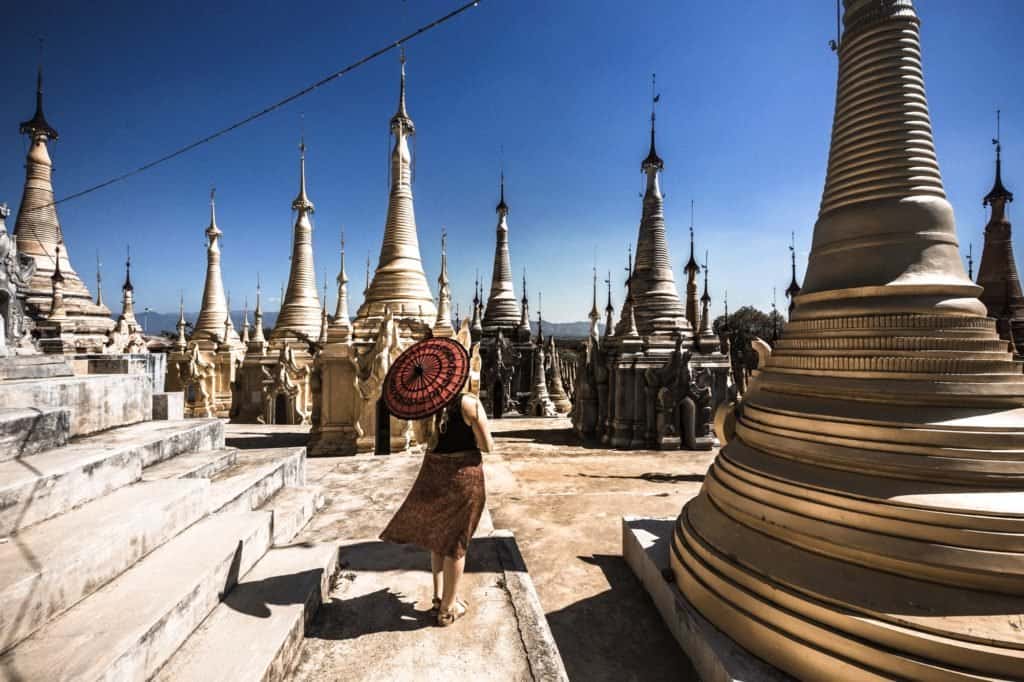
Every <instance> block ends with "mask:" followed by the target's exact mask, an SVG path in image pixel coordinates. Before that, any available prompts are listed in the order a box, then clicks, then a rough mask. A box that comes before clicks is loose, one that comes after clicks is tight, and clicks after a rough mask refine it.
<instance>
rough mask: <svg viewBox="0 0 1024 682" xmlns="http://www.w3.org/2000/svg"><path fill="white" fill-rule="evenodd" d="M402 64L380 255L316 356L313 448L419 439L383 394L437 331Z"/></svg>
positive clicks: (358, 447) (395, 444) (327, 450)
mask: <svg viewBox="0 0 1024 682" xmlns="http://www.w3.org/2000/svg"><path fill="white" fill-rule="evenodd" d="M401 64H402V67H401V80H400V84H399V91H398V110H397V111H396V112H395V115H394V116H392V117H391V134H392V135H393V136H394V146H393V148H392V150H391V165H390V172H391V190H390V194H389V196H388V210H387V218H386V220H385V223H384V239H383V242H382V244H381V251H380V259H379V260H378V262H377V268H376V270H375V271H374V273H373V278H372V280H371V281H370V282H369V284H368V285H367V287H366V291H365V292H364V297H363V303H362V305H360V306H359V310H358V311H357V312H356V316H355V320H353V321H352V324H351V329H349V327H348V325H347V324H345V325H338V324H333V325H331V326H329V327H328V330H327V343H325V344H324V346H323V348H322V349H321V350H320V352H319V354H318V356H317V360H316V362H315V365H314V374H315V376H314V377H313V382H314V389H313V395H314V400H313V414H314V415H315V417H316V418H315V419H313V420H312V430H311V432H310V440H309V451H310V454H314V455H339V454H353V453H355V452H357V451H367V450H373V449H376V451H377V452H382V453H383V452H391V451H396V450H402V449H405V448H407V447H409V446H410V445H411V444H413V443H414V442H415V439H414V436H413V433H412V426H411V424H410V423H409V422H407V421H404V420H399V419H395V418H393V417H390V416H389V415H388V413H387V411H386V408H385V407H384V402H383V400H382V399H381V387H382V385H383V383H384V378H385V376H386V374H387V371H388V368H389V367H390V366H391V362H392V361H393V360H394V359H395V358H397V357H398V356H399V355H400V354H401V353H402V351H403V350H404V349H405V348H407V347H408V346H409V345H410V344H412V343H414V342H415V341H419V340H420V339H424V338H427V337H428V336H430V335H431V334H432V330H433V328H434V326H435V324H437V317H438V310H437V307H436V306H435V304H434V297H433V295H432V294H431V292H430V287H429V286H428V284H427V277H426V275H425V274H424V272H423V262H422V260H421V258H420V247H419V237H418V235H417V231H416V216H415V213H414V211H413V199H412V158H411V155H410V151H409V137H410V136H412V135H414V134H415V132H416V128H415V126H414V124H413V121H412V118H410V116H409V114H408V112H407V110H406V103H405V56H404V54H403V55H402V59H401ZM444 270H445V271H446V270H447V268H444ZM446 274H447V273H446V272H445V275H446ZM342 275H344V272H342V273H341V275H339V282H341V281H342V280H343V277H342ZM343 286H344V285H343V284H339V290H340V288H341V287H343ZM339 296H340V291H339ZM346 317H347V316H346ZM346 321H347V320H346ZM442 327H443V325H442Z"/></svg>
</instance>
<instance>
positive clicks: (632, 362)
mask: <svg viewBox="0 0 1024 682" xmlns="http://www.w3.org/2000/svg"><path fill="white" fill-rule="evenodd" d="M657 99H658V98H657V97H655V98H654V101H655V102H656V101H657ZM664 166H665V164H664V162H663V161H662V159H661V157H659V156H658V153H657V150H656V148H655V115H654V111H653V109H652V112H651V145H650V150H649V152H648V154H647V156H646V158H644V160H643V161H642V162H641V166H640V167H641V171H642V172H643V173H644V174H645V175H646V176H647V189H646V192H645V193H644V198H643V211H642V215H641V219H640V228H639V233H638V236H637V242H636V243H637V251H636V258H635V259H633V258H632V257H630V258H629V260H628V263H629V268H628V269H629V277H628V279H627V290H626V298H625V301H624V302H623V305H622V308H621V311H620V318H619V322H618V324H617V325H614V329H613V324H612V322H613V319H612V316H613V309H612V305H611V289H610V286H611V276H610V275H609V278H608V281H609V296H608V307H607V309H606V310H607V314H608V322H607V328H606V330H605V337H604V339H603V340H600V341H598V340H597V339H596V338H594V337H593V336H592V337H591V340H590V342H589V343H588V349H587V353H586V363H585V365H584V366H582V367H580V368H579V371H578V373H577V376H576V395H577V396H578V402H579V409H574V413H573V423H574V425H575V427H576V429H577V431H578V433H579V435H580V436H581V437H582V438H584V439H585V440H599V441H600V442H602V443H605V444H608V445H611V446H612V447H616V448H649V447H657V448H663V449H675V448H679V447H686V448H690V449H697V448H700V449H707V448H710V447H712V445H713V440H712V436H711V434H710V424H711V411H712V408H713V406H714V405H716V404H718V403H719V402H721V401H723V400H725V398H726V396H727V389H728V366H729V361H728V358H726V357H725V356H724V355H722V354H721V353H720V352H718V344H717V343H714V342H713V340H712V339H711V338H710V337H711V336H713V335H708V338H707V339H706V345H707V347H706V348H702V346H701V338H700V336H699V334H698V330H699V328H700V326H699V316H700V313H699V311H698V309H697V305H698V299H697V293H696V292H697V284H696V273H697V272H698V271H699V266H697V264H696V260H695V259H694V257H693V247H692V241H691V249H690V251H691V254H690V256H691V259H690V260H691V264H688V266H687V271H688V274H689V280H690V281H689V285H688V292H689V293H690V297H689V298H690V299H692V300H688V303H687V306H686V307H684V305H683V303H682V302H681V301H680V300H679V293H678V291H677V290H676V285H675V279H674V277H673V274H672V261H671V257H670V256H669V252H668V240H667V237H666V232H665V213H664V198H663V197H662V194H661V188H660V186H659V173H660V172H661V171H662V169H663V168H664ZM691 265H692V267H691ZM709 300H710V299H709ZM691 307H692V308H693V310H692V311H691V310H690V308H691ZM688 316H689V317H688Z"/></svg>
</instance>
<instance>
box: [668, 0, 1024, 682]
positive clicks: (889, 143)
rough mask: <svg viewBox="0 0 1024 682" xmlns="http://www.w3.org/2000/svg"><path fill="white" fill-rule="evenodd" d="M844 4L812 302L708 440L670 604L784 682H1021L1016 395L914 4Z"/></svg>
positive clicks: (1023, 636)
mask: <svg viewBox="0 0 1024 682" xmlns="http://www.w3.org/2000/svg"><path fill="white" fill-rule="evenodd" d="M843 4H844V7H845V16H844V24H845V32H844V34H843V36H842V41H841V42H840V43H839V46H838V53H839V73H838V82H837V93H836V99H835V117H834V122H833V127H832V148H831V153H830V158H829V164H828V171H827V179H826V182H825V189H824V193H823V198H822V202H821V211H820V213H819V216H818V220H817V222H816V224H815V226H814V237H813V242H812V247H811V252H810V257H809V262H808V266H807V275H806V279H805V281H804V288H803V291H802V292H801V293H800V295H799V296H797V305H796V308H795V309H794V310H793V315H792V318H793V319H792V320H790V321H789V322H788V323H787V324H786V325H785V328H784V333H783V334H782V336H781V339H780V340H779V341H778V343H777V344H775V346H774V348H773V349H772V351H771V353H770V355H769V354H767V353H766V354H765V355H766V356H767V357H765V361H764V362H763V363H761V364H760V365H759V366H758V374H757V375H756V377H755V378H754V379H753V380H752V382H751V383H750V385H749V386H748V389H747V391H746V393H745V394H744V396H743V400H742V403H741V404H742V408H741V409H736V408H735V406H734V407H733V408H727V409H729V410H730V413H729V414H723V415H721V417H723V418H720V419H718V420H716V423H718V424H721V425H722V428H721V429H720V431H721V433H719V436H720V438H721V439H722V440H723V441H726V442H725V447H724V448H722V449H721V451H720V452H719V454H718V455H717V457H716V459H715V462H714V464H712V466H711V468H710V469H709V470H708V472H707V477H706V478H705V483H704V486H703V487H702V488H701V491H700V493H699V494H698V495H697V496H696V497H694V498H693V499H691V500H690V501H689V502H687V504H686V506H685V507H684V509H683V511H682V513H681V514H680V516H679V519H678V523H677V524H676V529H675V533H674V538H673V539H672V540H671V541H669V542H670V544H672V546H673V549H672V551H670V552H669V555H670V562H671V565H672V570H673V573H674V577H675V584H676V585H677V586H678V587H679V589H681V590H682V592H683V594H684V596H685V597H686V599H687V600H688V602H689V603H690V604H692V605H693V606H694V607H695V608H696V609H697V610H698V611H699V612H700V613H701V614H702V615H703V616H704V617H705V618H707V619H708V620H709V621H710V622H711V623H712V625H714V626H715V627H716V628H718V629H719V630H721V631H722V632H723V633H724V634H725V635H727V636H728V637H730V638H732V639H733V640H734V641H735V642H736V643H738V644H739V645H740V646H741V647H743V648H745V649H748V650H749V651H750V652H751V653H753V654H754V655H756V656H758V657H760V658H761V659H763V660H765V661H767V662H768V663H770V664H772V665H774V666H776V667H778V668H781V669H782V670H783V671H784V672H785V673H787V674H788V675H789V676H792V677H794V678H797V679H806V680H819V679H829V680H831V679H842V680H854V679H856V680H862V679H863V680H866V679H873V680H883V679H885V680H891V679H913V680H940V679H941V680H952V679H963V680H966V679H1010V678H1016V677H1019V676H1020V672H1021V669H1022V668H1021V651H1022V649H1024V631H1022V630H1021V628H1020V627H1019V625H1018V619H1019V616H1020V614H1021V613H1022V612H1024V601H1022V599H1024V547H1022V545H1021V543H1020V541H1019V540H1020V538H1022V537H1024V519H1021V517H1020V515H1019V511H1020V505H1019V498H1020V496H1021V494H1022V493H1021V491H1022V490H1024V477H1022V470H1021V465H1022V462H1024V458H1022V456H1021V443H1022V442H1024V425H1022V419H1021V412H1022V406H1024V375H1022V374H1021V368H1020V363H1017V362H1014V361H1013V357H1012V355H1011V354H1010V353H1009V352H1007V349H1006V344H1005V342H1003V341H1001V340H1000V339H999V338H998V337H997V335H996V332H995V325H994V321H993V320H991V319H988V318H987V317H986V312H985V306H984V305H982V304H981V302H980V301H979V300H978V298H977V296H978V294H979V293H980V292H981V287H979V286H976V285H974V284H973V283H971V282H970V281H969V280H968V278H967V275H966V272H965V270H964V265H963V261H962V260H961V258H960V251H959V248H958V245H957V238H956V229H955V224H954V220H953V209H952V207H951V206H950V204H949V202H948V201H947V200H946V197H945V193H944V191H943V188H942V176H941V174H940V172H939V165H938V162H937V160H936V156H935V152H934V146H933V143H932V134H931V125H930V123H929V113H928V101H927V98H926V96H925V86H924V74H923V70H922V66H921V44H920V37H919V31H920V21H919V20H918V17H917V13H916V11H915V9H914V6H913V3H912V2H911V0H843ZM957 39H958V37H957V36H956V35H954V36H952V37H950V41H951V42H952V43H954V44H955V43H957ZM733 419H735V425H734V426H733V425H732V424H731V420H733Z"/></svg>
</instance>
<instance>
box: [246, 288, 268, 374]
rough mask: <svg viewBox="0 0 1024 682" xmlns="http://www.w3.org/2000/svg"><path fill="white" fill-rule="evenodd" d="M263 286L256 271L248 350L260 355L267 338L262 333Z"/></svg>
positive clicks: (263, 350)
mask: <svg viewBox="0 0 1024 682" xmlns="http://www.w3.org/2000/svg"><path fill="white" fill-rule="evenodd" d="M262 296H263V287H262V282H261V281H260V273H258V272H257V273H256V309H255V310H254V311H253V314H252V335H251V337H250V339H249V351H251V352H253V353H257V354H259V355H262V354H263V353H264V352H265V350H266V348H265V346H266V343H267V339H266V336H264V333H263V301H262Z"/></svg>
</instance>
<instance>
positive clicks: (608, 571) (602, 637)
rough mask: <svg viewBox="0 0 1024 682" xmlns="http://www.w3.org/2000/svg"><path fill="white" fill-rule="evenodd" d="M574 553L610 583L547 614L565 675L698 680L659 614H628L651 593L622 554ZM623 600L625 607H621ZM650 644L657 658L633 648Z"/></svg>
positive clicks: (600, 679)
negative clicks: (652, 616) (640, 655)
mask: <svg viewBox="0 0 1024 682" xmlns="http://www.w3.org/2000/svg"><path fill="white" fill-rule="evenodd" d="M578 559H579V560H580V561H583V562H585V563H588V564H591V565H595V566H598V567H599V568H600V569H601V571H602V572H603V573H604V575H605V578H606V579H607V580H608V584H609V585H610V586H611V589H609V590H607V591H605V592H602V593H600V594H597V595H594V596H593V597H589V598H587V599H582V600H580V601H578V602H575V603H573V604H570V605H569V606H567V607H565V608H563V609H560V610H558V611H553V612H551V613H548V614H547V618H548V624H549V625H550V626H551V633H552V634H553V635H554V637H555V641H556V642H557V644H558V650H559V651H560V652H561V654H562V660H563V662H564V663H565V669H566V672H567V673H568V674H569V679H570V680H574V681H579V682H604V681H605V680H607V681H609V682H611V681H612V680H615V681H619V680H684V681H687V680H693V681H694V682H696V681H697V680H699V678H698V677H697V672H696V671H695V670H694V669H693V666H692V665H691V664H690V661H689V659H687V658H686V656H685V655H683V652H682V649H680V648H679V645H678V644H677V643H676V641H675V639H673V638H672V635H671V634H670V633H669V631H668V628H666V627H665V626H664V624H663V623H662V622H661V620H660V619H657V621H656V622H652V621H651V620H650V619H642V618H636V619H634V618H632V617H631V616H632V614H631V609H632V605H636V606H637V607H640V608H650V605H649V600H650V597H648V596H647V593H646V592H645V591H644V589H643V586H642V585H640V582H639V581H638V580H637V579H636V577H635V576H634V575H633V572H632V571H631V570H630V568H629V565H628V564H627V563H626V562H625V560H624V559H623V558H622V557H621V556H614V555H607V554H595V555H592V556H581V557H578ZM623 605H630V607H629V608H626V609H624V608H623ZM651 625H653V626H654V627H650V626H651ZM640 643H642V644H643V645H642V646H641V645H640ZM652 650H653V651H660V652H664V653H663V654H662V655H661V656H659V657H658V658H657V659H650V658H645V659H643V660H641V659H638V658H637V657H636V656H635V655H634V653H633V652H637V651H652Z"/></svg>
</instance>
